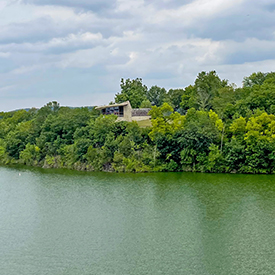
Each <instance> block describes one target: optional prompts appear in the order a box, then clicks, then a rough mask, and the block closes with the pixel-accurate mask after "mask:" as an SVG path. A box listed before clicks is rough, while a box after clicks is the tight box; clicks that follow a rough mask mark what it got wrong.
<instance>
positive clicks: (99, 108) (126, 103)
mask: <svg viewBox="0 0 275 275" xmlns="http://www.w3.org/2000/svg"><path fill="white" fill-rule="evenodd" d="M128 104H130V102H129V101H125V102H122V103H117V104H111V105H104V106H98V107H96V110H102V109H106V108H110V107H119V106H126V105H128Z"/></svg>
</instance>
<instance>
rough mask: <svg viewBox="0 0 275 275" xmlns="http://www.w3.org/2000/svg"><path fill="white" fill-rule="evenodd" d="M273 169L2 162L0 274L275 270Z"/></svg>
mask: <svg viewBox="0 0 275 275" xmlns="http://www.w3.org/2000/svg"><path fill="white" fill-rule="evenodd" d="M274 218H275V176H273V175H219V174H194V173H156V174H108V173H79V172H72V171H62V170H41V169H26V168H4V167H0V274H3V275H6V274H7V275H13V274H14V275H19V274H22V275H31V274H41V275H44V274H50V275H61V274H64V275H65V274H66V275H67V274H69V275H70V274H72V275H75V274H76V275H77V274H84V275H86V274H98V275H100V274H118V275H123V274H133V275H136V274H137V275H142V274H165V275H169V274H173V275H174V274H188V275H189V274H190V275H191V274H198V275H204V274H205V275H206V274H207V275H208V274H211V275H212V274H213V275H214V274H217V275H220V274H224V275H228V274H232V275H233V274H234V275H236V274H242V275H244V274H257V275H258V274H274V270H275V261H274V259H275V219H274Z"/></svg>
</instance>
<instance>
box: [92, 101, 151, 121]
mask: <svg viewBox="0 0 275 275" xmlns="http://www.w3.org/2000/svg"><path fill="white" fill-rule="evenodd" d="M96 109H97V110H100V111H101V113H102V114H103V115H111V114H113V115H116V116H117V117H118V119H117V120H118V121H129V122H131V121H141V120H149V119H150V118H151V117H150V116H149V115H148V112H149V111H150V108H141V109H132V106H131V104H130V102H129V101H125V102H122V103H118V104H111V105H105V106H98V107H96Z"/></svg>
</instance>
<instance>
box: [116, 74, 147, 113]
mask: <svg viewBox="0 0 275 275" xmlns="http://www.w3.org/2000/svg"><path fill="white" fill-rule="evenodd" d="M120 87H121V92H120V93H118V94H116V95H115V102H116V103H121V102H124V101H127V100H129V101H130V103H131V106H132V107H133V108H139V107H140V105H141V103H142V102H143V101H144V100H146V94H147V87H146V86H145V85H143V84H142V79H141V78H136V79H133V80H130V79H129V78H128V79H126V80H124V79H123V78H122V79H121V84H120Z"/></svg>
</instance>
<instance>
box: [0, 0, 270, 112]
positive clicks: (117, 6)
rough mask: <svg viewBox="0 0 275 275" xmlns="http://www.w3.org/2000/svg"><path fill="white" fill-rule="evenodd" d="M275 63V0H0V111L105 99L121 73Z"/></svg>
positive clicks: (237, 79) (154, 75) (227, 74)
mask: <svg viewBox="0 0 275 275" xmlns="http://www.w3.org/2000/svg"><path fill="white" fill-rule="evenodd" d="M211 70H215V71H216V72H217V73H218V75H219V76H220V77H221V78H222V79H228V80H229V82H232V83H235V84H236V85H237V86H241V85H242V80H243V77H245V76H249V75H250V74H251V73H253V72H258V71H262V72H270V71H275V0H261V1H252V0H0V111H9V110H14V109H19V108H27V107H41V106H43V105H45V104H46V103H47V102H50V101H53V100H56V101H58V102H59V103H60V105H63V106H91V105H102V104H108V103H109V102H110V101H111V100H113V98H114V95H115V93H118V92H120V80H121V78H124V79H127V78H131V79H135V78H142V80H143V83H144V84H145V85H146V86H147V87H149V88H150V87H151V86H153V85H158V86H160V87H164V88H166V89H170V88H184V87H186V86H188V85H190V84H193V83H194V80H195V79H196V76H197V75H198V73H199V72H201V71H211Z"/></svg>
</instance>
